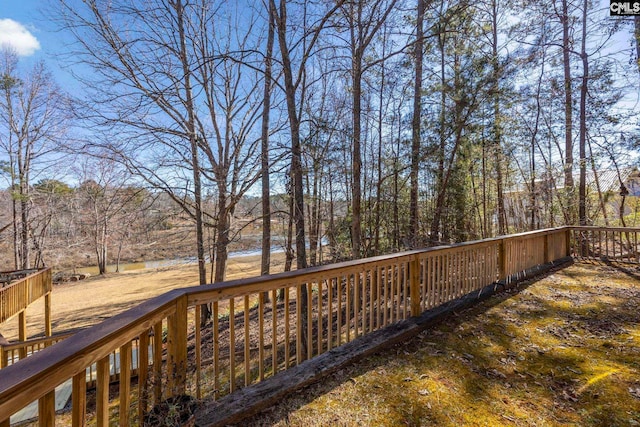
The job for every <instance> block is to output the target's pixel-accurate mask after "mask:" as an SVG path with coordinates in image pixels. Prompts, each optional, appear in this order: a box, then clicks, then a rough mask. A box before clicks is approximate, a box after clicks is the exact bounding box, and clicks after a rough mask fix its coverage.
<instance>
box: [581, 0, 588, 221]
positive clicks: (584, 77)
mask: <svg viewBox="0 0 640 427" xmlns="http://www.w3.org/2000/svg"><path fill="white" fill-rule="evenodd" d="M580 58H581V59H582V84H581V85H580V142H579V144H580V183H579V187H580V188H579V190H578V191H579V194H578V219H579V221H580V225H587V182H586V181H587V159H586V157H587V154H586V145H587V142H586V141H587V91H588V87H587V84H588V82H589V57H588V56H587V0H584V2H583V4H582V47H581V50H580Z"/></svg>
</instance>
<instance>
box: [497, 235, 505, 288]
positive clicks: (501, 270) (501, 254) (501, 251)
mask: <svg viewBox="0 0 640 427" xmlns="http://www.w3.org/2000/svg"><path fill="white" fill-rule="evenodd" d="M506 242H507V240H506V239H500V243H499V245H498V281H505V283H506V280H507V246H506Z"/></svg>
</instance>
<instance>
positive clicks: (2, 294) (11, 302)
mask: <svg viewBox="0 0 640 427" xmlns="http://www.w3.org/2000/svg"><path fill="white" fill-rule="evenodd" d="M16 273H20V272H4V273H0V275H2V276H11V275H15V274H16ZM29 273H30V274H27V275H26V276H24V277H21V278H19V279H18V280H15V281H14V282H12V283H10V284H8V285H6V286H3V287H1V288H0V323H4V322H6V321H7V320H9V319H11V318H12V317H14V316H15V315H18V335H19V340H20V341H26V340H27V318H26V313H25V311H26V309H27V307H28V306H29V305H30V304H32V303H33V302H35V301H37V300H38V299H40V298H42V297H44V298H45V301H44V323H45V324H44V331H45V335H47V336H50V335H51V291H52V289H53V285H52V281H51V268H43V269H40V270H35V271H33V272H31V270H30V271H29ZM22 357H25V354H22Z"/></svg>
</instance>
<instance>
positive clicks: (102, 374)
mask: <svg viewBox="0 0 640 427" xmlns="http://www.w3.org/2000/svg"><path fill="white" fill-rule="evenodd" d="M110 358H111V355H108V356H107V357H104V358H102V359H100V360H98V367H97V375H96V424H97V426H98V427H108V426H109V359H110Z"/></svg>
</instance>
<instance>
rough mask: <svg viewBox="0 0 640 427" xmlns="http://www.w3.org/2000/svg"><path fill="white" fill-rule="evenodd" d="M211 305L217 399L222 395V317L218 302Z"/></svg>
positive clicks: (214, 396) (214, 391)
mask: <svg viewBox="0 0 640 427" xmlns="http://www.w3.org/2000/svg"><path fill="white" fill-rule="evenodd" d="M211 305H212V307H211V311H212V313H211V316H212V317H213V322H212V328H213V331H212V332H213V334H212V335H213V398H214V399H217V398H218V396H219V395H220V341H219V340H220V318H219V317H220V315H219V313H218V312H219V308H218V301H214V302H213V304H211ZM229 350H231V349H229Z"/></svg>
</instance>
